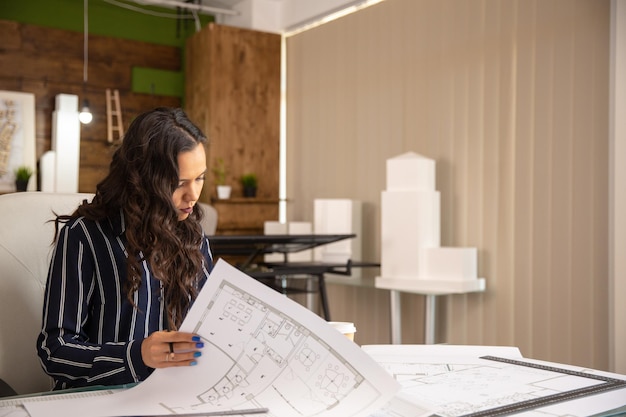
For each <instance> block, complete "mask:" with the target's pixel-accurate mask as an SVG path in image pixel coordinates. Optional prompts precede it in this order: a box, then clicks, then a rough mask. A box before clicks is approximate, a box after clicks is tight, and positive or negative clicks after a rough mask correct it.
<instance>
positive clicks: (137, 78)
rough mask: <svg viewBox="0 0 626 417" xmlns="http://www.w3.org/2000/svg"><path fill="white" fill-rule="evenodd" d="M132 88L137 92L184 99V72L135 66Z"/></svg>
mask: <svg viewBox="0 0 626 417" xmlns="http://www.w3.org/2000/svg"><path fill="white" fill-rule="evenodd" d="M132 88H133V91H134V92H135V93H146V94H156V95H159V96H176V97H180V98H181V99H182V98H183V96H184V93H185V78H184V75H183V73H182V72H177V71H165V70H159V69H154V68H143V67H134V68H133V87H132Z"/></svg>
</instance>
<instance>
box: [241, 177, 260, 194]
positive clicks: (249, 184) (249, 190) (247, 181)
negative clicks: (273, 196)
mask: <svg viewBox="0 0 626 417" xmlns="http://www.w3.org/2000/svg"><path fill="white" fill-rule="evenodd" d="M241 186H242V187H243V196H244V197H256V189H257V179H256V174H252V173H250V174H244V175H242V176H241Z"/></svg>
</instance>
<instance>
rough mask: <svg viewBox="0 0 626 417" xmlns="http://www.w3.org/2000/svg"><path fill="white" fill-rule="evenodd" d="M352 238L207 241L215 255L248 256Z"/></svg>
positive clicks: (248, 237)
mask: <svg viewBox="0 0 626 417" xmlns="http://www.w3.org/2000/svg"><path fill="white" fill-rule="evenodd" d="M354 237H356V235H355V234H332V235H331V234H324V235H321V234H320V235H313V234H310V235H232V236H231V235H217V236H210V237H209V241H210V242H211V250H212V251H213V253H214V254H215V255H248V254H250V253H258V254H265V253H293V252H300V251H303V250H306V249H312V248H315V247H317V246H322V245H327V244H329V243H333V242H338V241H340V240H344V239H352V238H354Z"/></svg>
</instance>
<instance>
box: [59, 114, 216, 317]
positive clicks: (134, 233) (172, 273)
mask: <svg viewBox="0 0 626 417" xmlns="http://www.w3.org/2000/svg"><path fill="white" fill-rule="evenodd" d="M205 143H207V138H206V137H205V135H204V134H203V133H202V132H201V130H200V129H199V128H198V127H197V126H195V125H194V124H193V123H192V122H191V121H190V120H189V119H188V118H187V115H186V114H185V112H184V111H183V110H181V109H178V108H166V107H159V108H156V109H154V110H152V111H149V112H146V113H143V114H141V115H139V116H138V117H137V118H136V119H134V120H133V122H132V123H131V125H130V126H129V128H128V131H127V132H126V133H125V135H124V138H123V142H122V144H121V146H120V147H119V148H118V149H117V150H116V151H115V153H114V154H113V159H112V161H111V165H110V168H109V173H108V175H107V176H106V178H104V179H103V180H102V181H101V182H100V183H99V184H98V185H97V187H96V193H95V196H94V198H93V200H92V201H91V202H87V201H85V202H83V204H81V205H80V206H79V207H78V208H77V209H76V211H75V212H74V213H73V214H72V215H70V216H57V219H56V228H57V231H58V227H59V222H63V223H64V222H66V221H68V220H70V219H72V218H76V217H79V216H83V217H85V218H87V219H90V220H103V219H106V218H107V217H109V216H111V215H113V214H115V213H119V212H120V210H122V212H123V213H124V223H125V227H126V231H125V236H126V239H127V244H126V251H127V253H128V264H127V281H126V283H125V287H124V289H125V291H126V293H127V296H128V299H129V300H130V302H131V303H133V294H134V293H135V291H137V289H138V288H139V286H140V284H141V276H142V274H141V262H142V261H144V260H146V261H147V262H148V263H149V265H150V267H151V268H152V272H153V273H154V275H155V276H156V277H157V278H158V279H159V280H161V283H162V286H163V294H164V302H165V306H166V310H167V313H168V320H169V328H170V329H177V328H178V327H179V326H180V324H181V323H182V321H183V319H184V317H185V314H186V312H187V310H188V309H189V306H190V304H191V303H192V301H193V300H194V299H195V297H196V296H197V285H196V284H197V277H198V274H199V273H200V271H201V269H202V262H203V257H202V254H201V253H200V245H201V241H202V227H201V225H200V220H201V218H202V210H194V211H193V212H192V213H191V215H190V216H189V217H188V218H187V219H185V220H184V221H179V220H178V210H177V208H176V207H175V206H174V203H173V200H172V195H173V193H174V190H175V189H176V187H177V186H178V183H179V167H178V155H179V154H180V153H182V152H187V151H191V150H193V149H194V148H195V147H196V146H204V144H205Z"/></svg>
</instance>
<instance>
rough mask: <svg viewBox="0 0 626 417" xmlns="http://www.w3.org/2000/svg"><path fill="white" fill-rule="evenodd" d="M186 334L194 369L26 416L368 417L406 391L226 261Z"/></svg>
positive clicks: (311, 317)
mask: <svg viewBox="0 0 626 417" xmlns="http://www.w3.org/2000/svg"><path fill="white" fill-rule="evenodd" d="M180 330H181V331H186V332H193V333H196V334H198V335H200V336H201V337H202V338H203V339H204V345H205V347H204V348H203V349H202V357H200V358H199V360H198V365H197V366H192V367H174V368H163V369H156V370H155V371H154V372H153V374H152V375H151V376H150V377H149V378H148V379H147V380H146V381H144V382H142V383H140V384H139V385H137V386H136V387H133V388H130V389H128V390H125V391H123V392H119V393H116V394H114V396H115V398H114V399H113V398H110V397H109V398H105V399H103V398H90V399H76V400H73V401H72V403H71V404H68V403H65V404H63V403H62V402H59V403H58V404H54V403H55V401H48V403H47V404H44V405H42V404H35V403H28V404H26V405H25V407H26V408H27V410H28V412H29V414H30V416H31V417H38V416H46V417H49V416H50V415H51V414H50V413H51V410H54V409H58V410H59V412H60V413H61V414H59V415H63V416H64V417H74V416H75V417H107V416H115V415H151V416H157V415H177V414H190V413H201V412H206V413H209V412H216V411H220V410H224V411H232V410H261V409H268V411H267V413H266V414H264V415H266V416H269V417H367V416H368V415H370V414H371V413H372V412H374V411H376V410H378V409H381V408H382V407H383V406H385V405H386V404H387V403H388V402H389V401H390V400H391V399H392V398H393V396H394V394H395V393H397V391H398V390H399V388H400V385H399V383H398V382H396V381H395V380H394V379H393V377H392V376H391V375H389V374H388V373H387V372H386V371H385V370H384V369H383V368H382V367H381V366H380V365H379V364H377V363H376V362H375V361H374V360H373V359H372V358H371V357H370V356H368V355H367V354H366V353H365V352H363V350H361V348H360V347H359V346H358V345H357V344H355V343H354V342H352V341H350V340H348V339H347V338H346V337H345V336H343V334H341V333H340V332H338V331H337V330H335V329H334V328H332V327H331V326H329V325H328V323H326V321H325V320H323V319H322V318H321V317H319V316H318V315H316V314H315V313H313V312H311V311H310V310H308V309H307V308H305V307H304V306H302V305H300V304H298V303H296V302H294V301H293V300H291V299H289V298H287V297H285V296H283V295H282V294H280V293H278V292H277V291H275V290H273V289H271V288H269V287H267V286H265V285H263V284H261V283H259V282H258V281H256V280H254V279H253V278H250V277H248V276H247V275H245V274H244V273H243V272H241V271H239V270H238V269H236V268H234V267H233V266H231V265H229V264H228V263H226V262H224V261H222V260H220V261H218V262H217V264H216V265H215V268H214V269H213V272H212V273H211V276H210V278H209V280H208V281H207V283H206V284H205V286H204V288H203V289H202V291H201V292H200V294H199V295H198V298H197V299H196V300H195V302H194V305H193V307H192V309H191V311H190V312H189V314H188V315H187V317H186V318H185V321H184V323H183V325H182V326H181V329H180ZM99 402H101V403H102V406H98V405H97V404H98V403H99ZM105 404H106V405H105ZM68 410H69V411H68Z"/></svg>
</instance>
